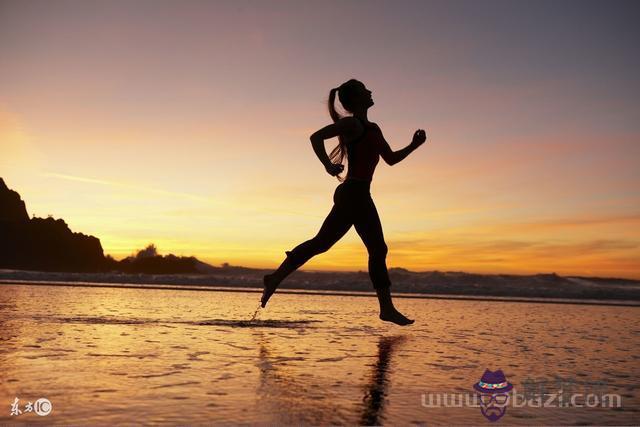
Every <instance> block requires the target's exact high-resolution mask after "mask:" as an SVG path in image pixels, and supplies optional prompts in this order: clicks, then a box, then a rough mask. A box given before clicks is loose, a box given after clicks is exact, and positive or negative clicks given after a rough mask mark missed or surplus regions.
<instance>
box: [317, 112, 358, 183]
mask: <svg viewBox="0 0 640 427" xmlns="http://www.w3.org/2000/svg"><path fill="white" fill-rule="evenodd" d="M357 126H362V125H360V123H359V122H358V121H357V120H356V119H354V118H353V117H343V118H341V119H340V120H338V121H337V122H335V123H332V124H330V125H327V126H325V127H323V128H322V129H320V130H318V131H316V132H314V133H313V135H311V136H310V137H309V140H310V141H311V145H312V146H313V151H315V153H316V156H318V159H319V160H320V162H322V164H323V165H324V168H325V169H326V170H327V172H329V173H331V172H332V169H333V168H334V164H333V163H331V160H330V159H329V156H328V155H327V151H326V150H325V147H324V141H325V140H327V139H331V138H334V137H336V136H342V137H346V138H349V137H351V136H352V135H353V134H354V133H356V132H357ZM333 172H335V169H334V170H333ZM338 173H340V172H337V173H335V174H332V175H337V174H338Z"/></svg>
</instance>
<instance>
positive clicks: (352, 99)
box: [329, 79, 374, 122]
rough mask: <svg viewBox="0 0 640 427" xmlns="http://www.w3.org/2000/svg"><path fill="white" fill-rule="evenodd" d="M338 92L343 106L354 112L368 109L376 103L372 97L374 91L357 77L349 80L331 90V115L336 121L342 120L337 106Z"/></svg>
mask: <svg viewBox="0 0 640 427" xmlns="http://www.w3.org/2000/svg"><path fill="white" fill-rule="evenodd" d="M336 93H337V94H338V99H339V100H340V104H342V107H343V108H344V109H345V110H347V111H348V112H350V113H352V114H353V113H355V112H357V111H363V110H367V109H368V108H369V107H371V106H372V105H373V104H374V103H373V99H372V98H371V93H372V92H371V91H370V90H369V89H367V87H366V86H365V85H364V83H362V82H361V81H358V80H356V79H351V80H348V81H346V82H344V83H342V84H341V85H340V86H338V87H337V88H334V89H331V92H329V115H330V116H331V118H332V119H333V121H334V122H337V121H338V120H340V117H341V116H340V115H339V114H338V112H337V111H336V107H335V100H336Z"/></svg>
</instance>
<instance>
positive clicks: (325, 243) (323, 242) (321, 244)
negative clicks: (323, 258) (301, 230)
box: [311, 236, 333, 254]
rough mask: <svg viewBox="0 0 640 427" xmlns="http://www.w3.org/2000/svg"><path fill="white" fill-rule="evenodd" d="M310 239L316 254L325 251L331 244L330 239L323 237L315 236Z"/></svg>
mask: <svg viewBox="0 0 640 427" xmlns="http://www.w3.org/2000/svg"><path fill="white" fill-rule="evenodd" d="M311 240H312V241H313V247H314V248H315V252H316V253H318V254H321V253H324V252H327V251H328V250H329V249H331V247H332V246H333V242H332V241H330V240H327V239H323V238H320V237H317V236H316V237H314V238H313V239H311Z"/></svg>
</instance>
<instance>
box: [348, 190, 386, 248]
mask: <svg viewBox="0 0 640 427" xmlns="http://www.w3.org/2000/svg"><path fill="white" fill-rule="evenodd" d="M353 224H354V225H355V228H356V231H357V232H358V235H360V238H361V239H362V241H363V243H364V245H365V246H366V247H367V251H368V252H369V254H372V253H383V252H384V254H386V252H387V245H386V243H385V241H384V233H383V231H382V223H381V222H380V216H379V215H378V210H377V209H376V205H375V203H374V202H373V199H372V198H371V197H367V198H366V199H364V200H363V201H362V203H360V204H359V206H358V209H357V210H356V212H355V216H354V220H353Z"/></svg>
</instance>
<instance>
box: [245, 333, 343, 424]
mask: <svg viewBox="0 0 640 427" xmlns="http://www.w3.org/2000/svg"><path fill="white" fill-rule="evenodd" d="M258 346H259V353H258V363H257V367H258V369H259V370H260V378H259V383H258V388H257V394H258V405H259V406H260V407H261V409H262V410H263V411H264V412H266V413H268V414H269V417H270V418H271V419H270V423H275V424H286V425H300V424H311V425H320V424H323V425H326V424H341V423H344V418H343V417H342V416H341V414H344V413H345V412H346V408H344V407H341V405H342V402H341V400H340V399H339V398H338V396H334V395H333V390H332V389H331V388H328V387H326V386H323V385H322V384H321V383H320V382H319V381H318V380H317V379H316V378H315V377H314V376H313V374H311V375H300V373H296V372H295V371H294V369H293V368H292V366H290V365H289V362H291V361H299V362H300V361H302V362H304V361H305V360H306V359H305V358H304V357H296V356H286V355H281V354H278V353H277V352H276V351H275V350H273V349H271V348H270V344H269V340H268V338H266V337H265V336H262V335H261V336H259V337H258Z"/></svg>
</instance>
